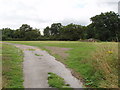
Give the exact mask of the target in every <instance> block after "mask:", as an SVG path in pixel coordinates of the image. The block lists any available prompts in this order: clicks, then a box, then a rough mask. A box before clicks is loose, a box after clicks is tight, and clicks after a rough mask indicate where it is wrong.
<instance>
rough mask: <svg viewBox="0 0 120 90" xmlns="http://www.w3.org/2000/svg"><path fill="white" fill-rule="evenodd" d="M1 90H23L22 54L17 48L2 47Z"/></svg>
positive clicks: (10, 46) (4, 45) (5, 45)
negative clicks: (17, 89) (19, 89)
mask: <svg viewBox="0 0 120 90" xmlns="http://www.w3.org/2000/svg"><path fill="white" fill-rule="evenodd" d="M2 49H3V50H2V56H3V57H2V67H3V72H2V76H3V85H2V86H3V88H23V71H22V62H23V54H22V51H21V50H19V49H18V48H16V47H14V46H12V45H7V44H3V46H2Z"/></svg>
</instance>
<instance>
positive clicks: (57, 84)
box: [48, 72, 70, 88]
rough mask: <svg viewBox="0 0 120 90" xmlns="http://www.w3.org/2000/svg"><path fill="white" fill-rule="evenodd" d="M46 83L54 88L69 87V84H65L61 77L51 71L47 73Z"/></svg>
mask: <svg viewBox="0 0 120 90" xmlns="http://www.w3.org/2000/svg"><path fill="white" fill-rule="evenodd" d="M48 84H49V86H50V87H54V88H70V87H69V86H70V85H69V84H65V81H64V79H63V78H61V77H60V76H58V75H56V74H54V73H51V72H49V73H48Z"/></svg>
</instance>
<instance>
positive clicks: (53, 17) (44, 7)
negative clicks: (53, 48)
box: [0, 0, 119, 31]
mask: <svg viewBox="0 0 120 90" xmlns="http://www.w3.org/2000/svg"><path fill="white" fill-rule="evenodd" d="M118 1H119V0H0V28H6V27H9V28H11V29H18V28H19V27H20V26H21V25H22V24H28V25H30V26H31V27H33V28H38V29H40V30H41V31H43V29H44V28H45V27H46V26H50V25H51V24H52V23H62V25H68V24H70V23H74V24H80V25H88V24H90V23H91V21H90V18H91V17H93V16H95V15H98V14H100V13H101V12H103V13H104V12H109V11H114V12H116V13H118Z"/></svg>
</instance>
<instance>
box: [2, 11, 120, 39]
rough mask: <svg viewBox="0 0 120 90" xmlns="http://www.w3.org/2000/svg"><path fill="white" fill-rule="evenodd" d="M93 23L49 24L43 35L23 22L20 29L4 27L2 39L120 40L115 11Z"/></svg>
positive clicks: (117, 18)
mask: <svg viewBox="0 0 120 90" xmlns="http://www.w3.org/2000/svg"><path fill="white" fill-rule="evenodd" d="M90 20H91V24H89V25H88V26H82V25H77V24H73V23H71V24H68V25H66V26H63V25H62V24H61V23H53V24H52V25H51V26H50V27H49V26H47V27H46V28H45V29H44V31H43V35H41V32H40V30H39V29H37V28H35V29H34V28H32V27H31V26H30V25H27V24H23V25H22V26H21V27H20V28H19V29H16V30H12V29H10V28H3V29H1V31H2V40H18V41H19V40H25V41H30V40H31V41H32V40H67V41H68V40H69V41H76V40H79V39H81V40H85V39H89V38H94V39H98V40H100V41H120V40H119V38H120V30H119V28H120V18H119V15H118V14H117V13H115V12H112V11H110V12H106V13H101V14H100V15H96V16H94V17H91V18H90Z"/></svg>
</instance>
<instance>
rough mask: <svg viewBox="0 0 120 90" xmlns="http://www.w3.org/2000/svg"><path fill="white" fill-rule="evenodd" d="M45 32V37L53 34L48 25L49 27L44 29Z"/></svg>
mask: <svg viewBox="0 0 120 90" xmlns="http://www.w3.org/2000/svg"><path fill="white" fill-rule="evenodd" d="M43 33H44V36H45V37H49V36H50V35H51V32H50V28H49V27H48V26H47V27H46V28H45V29H44V31H43Z"/></svg>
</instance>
